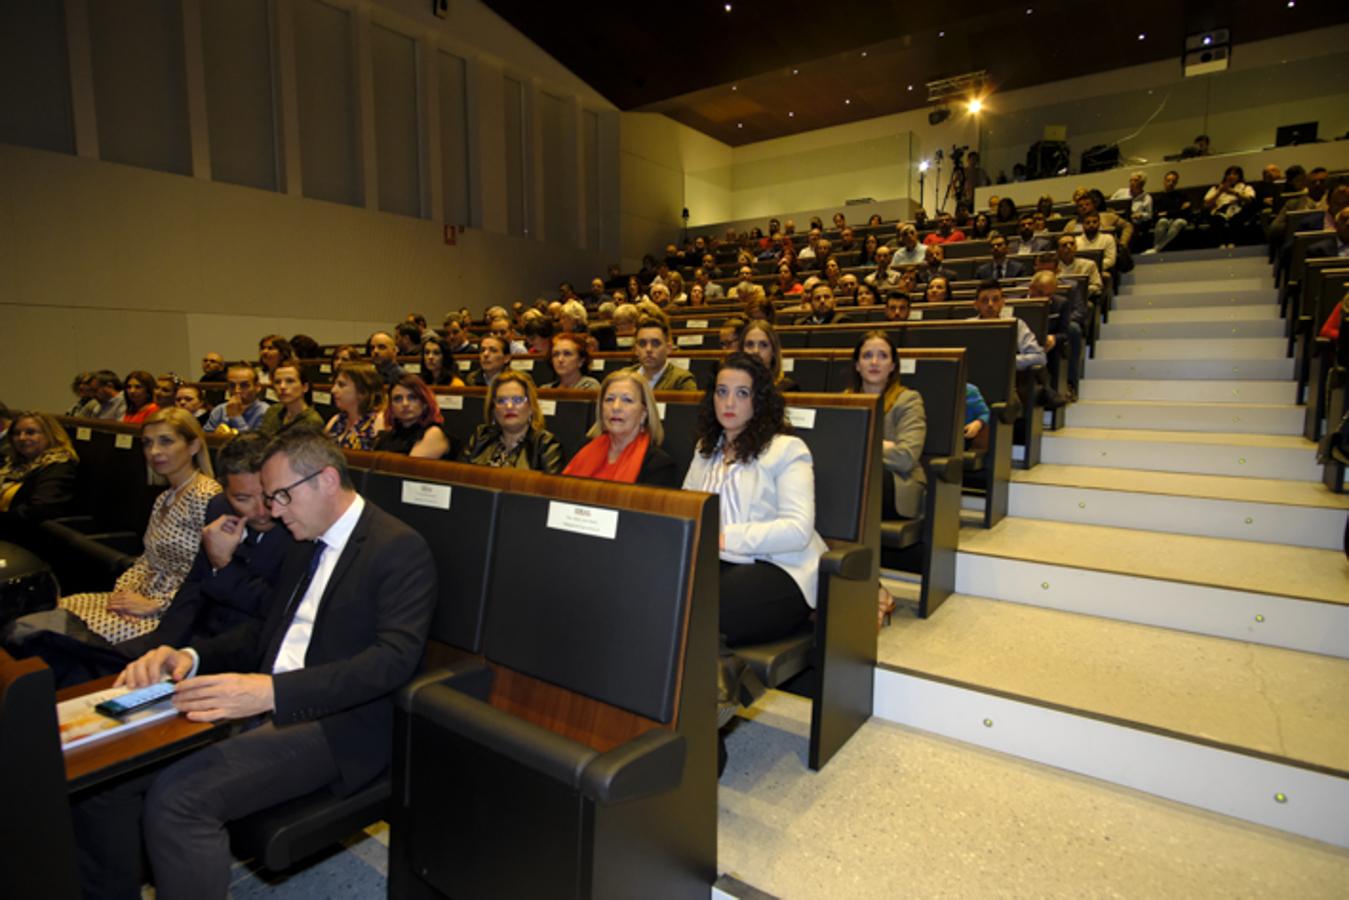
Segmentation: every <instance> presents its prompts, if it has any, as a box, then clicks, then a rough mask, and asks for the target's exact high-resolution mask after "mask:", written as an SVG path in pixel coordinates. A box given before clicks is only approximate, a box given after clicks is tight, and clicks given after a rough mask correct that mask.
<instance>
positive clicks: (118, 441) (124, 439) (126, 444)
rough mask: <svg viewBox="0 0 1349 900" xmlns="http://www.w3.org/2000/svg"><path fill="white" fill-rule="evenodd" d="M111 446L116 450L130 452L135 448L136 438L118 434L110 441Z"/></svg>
mask: <svg viewBox="0 0 1349 900" xmlns="http://www.w3.org/2000/svg"><path fill="white" fill-rule="evenodd" d="M112 445H113V446H114V447H116V448H117V449H118V450H130V449H131V448H132V447H134V446H136V436H135V435H134V434H119V435H117V436H116V437H114V438H113V439H112Z"/></svg>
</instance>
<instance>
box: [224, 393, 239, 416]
mask: <svg viewBox="0 0 1349 900" xmlns="http://www.w3.org/2000/svg"><path fill="white" fill-rule="evenodd" d="M243 414H244V400H243V398H242V397H240V396H239V392H238V391H233V392H232V393H231V394H230V396H229V399H228V400H226V401H225V415H226V416H227V417H229V418H231V419H237V418H239V417H240V416H242V415H243Z"/></svg>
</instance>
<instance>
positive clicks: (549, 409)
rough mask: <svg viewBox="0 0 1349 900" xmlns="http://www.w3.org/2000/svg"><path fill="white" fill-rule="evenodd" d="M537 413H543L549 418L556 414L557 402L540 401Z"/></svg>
mask: <svg viewBox="0 0 1349 900" xmlns="http://www.w3.org/2000/svg"><path fill="white" fill-rule="evenodd" d="M539 412H541V413H543V414H544V415H545V416H551V415H552V414H553V413H555V412H557V401H556V400H540V401H539Z"/></svg>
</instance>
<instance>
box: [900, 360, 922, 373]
mask: <svg viewBox="0 0 1349 900" xmlns="http://www.w3.org/2000/svg"><path fill="white" fill-rule="evenodd" d="M917 371H918V360H916V359H901V360H900V361H899V374H901V375H912V374H913V373H914V372H917Z"/></svg>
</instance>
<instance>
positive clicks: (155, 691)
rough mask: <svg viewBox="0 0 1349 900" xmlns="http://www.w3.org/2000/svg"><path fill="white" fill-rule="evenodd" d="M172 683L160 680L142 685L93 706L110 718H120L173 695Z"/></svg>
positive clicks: (173, 686) (173, 687)
mask: <svg viewBox="0 0 1349 900" xmlns="http://www.w3.org/2000/svg"><path fill="white" fill-rule="evenodd" d="M175 687H176V685H174V683H173V682H171V681H161V682H159V683H158V684H152V685H150V686H149V687H143V688H141V689H140V690H136V691H128V692H127V693H125V694H123V695H122V696H120V697H113V698H112V699H111V700H104V701H103V702H102V703H100V704H98V705H97V706H95V707H94V710H95V711H96V712H100V713H102V714H103V715H105V716H108V717H109V718H112V719H121V718H124V717H126V716H128V715H130V714H131V713H133V712H135V711H136V710H138V709H144V708H145V707H147V706H151V705H153V704H155V703H158V702H159V701H161V700H163V699H164V698H165V697H170V696H172V695H173V692H174V689H175Z"/></svg>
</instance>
